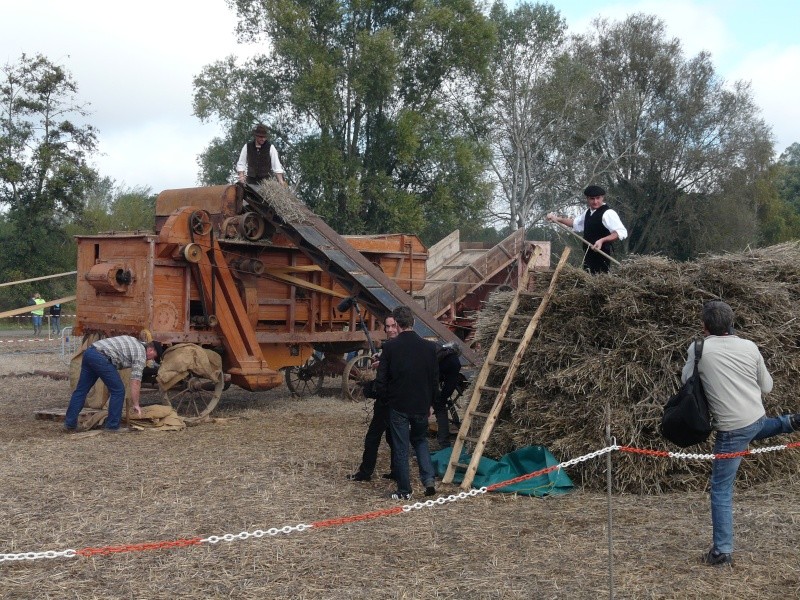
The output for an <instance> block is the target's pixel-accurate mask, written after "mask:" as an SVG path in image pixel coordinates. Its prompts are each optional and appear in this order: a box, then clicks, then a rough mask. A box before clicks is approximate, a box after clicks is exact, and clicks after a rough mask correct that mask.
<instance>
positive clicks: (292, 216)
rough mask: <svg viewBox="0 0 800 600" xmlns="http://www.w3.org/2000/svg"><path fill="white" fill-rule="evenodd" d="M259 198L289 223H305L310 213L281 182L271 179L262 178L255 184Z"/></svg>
mask: <svg viewBox="0 0 800 600" xmlns="http://www.w3.org/2000/svg"><path fill="white" fill-rule="evenodd" d="M255 187H256V191H257V192H258V194H259V195H260V196H261V198H262V199H263V200H264V202H266V203H267V204H268V205H269V206H270V207H272V209H273V210H274V211H275V212H276V213H277V214H278V215H279V216H280V217H281V218H282V219H284V220H285V221H288V222H290V223H297V224H300V223H306V222H308V220H309V217H310V216H311V215H312V213H311V211H309V210H308V208H306V206H305V204H303V202H302V201H301V200H300V199H299V198H298V197H297V196H296V195H295V194H294V193H293V192H292V190H290V189H289V188H288V187H286V186H285V185H283V184H280V183H278V182H277V181H273V180H271V179H264V180H263V181H261V182H260V183H259V184H257V185H256V186H255Z"/></svg>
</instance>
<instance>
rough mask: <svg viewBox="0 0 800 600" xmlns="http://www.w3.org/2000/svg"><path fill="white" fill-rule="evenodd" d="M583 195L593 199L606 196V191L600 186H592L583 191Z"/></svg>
mask: <svg viewBox="0 0 800 600" xmlns="http://www.w3.org/2000/svg"><path fill="white" fill-rule="evenodd" d="M583 195H584V196H586V197H588V198H593V197H594V196H605V195H606V191H605V190H604V189H603V188H601V187H600V186H599V185H590V186H589V187H587V188H586V189H585V190H583Z"/></svg>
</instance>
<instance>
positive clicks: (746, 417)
mask: <svg viewBox="0 0 800 600" xmlns="http://www.w3.org/2000/svg"><path fill="white" fill-rule="evenodd" d="M703 333H704V334H705V335H706V336H707V337H706V338H705V341H704V343H703V353H702V356H701V357H700V362H699V363H698V365H697V368H698V372H699V373H700V381H702V383H703V389H704V390H705V393H706V398H707V399H708V407H709V410H710V411H711V416H712V424H713V426H714V430H715V431H716V434H715V439H714V454H715V455H719V454H728V453H737V452H743V451H745V450H747V447H748V445H749V444H750V442H751V441H753V440H763V439H765V438H769V437H772V436H774V435H777V434H779V433H791V432H793V431H798V430H800V414H794V415H781V416H778V417H767V416H766V412H765V410H764V403H763V401H762V398H761V395H762V394H768V393H769V392H770V391H771V390H772V376H771V375H770V374H769V371H767V367H766V365H765V364H764V358H763V357H762V356H761V353H760V352H759V350H758V347H757V346H756V345H755V344H754V343H753V342H751V341H750V340H745V339H742V338H740V337H739V336H737V335H736V334H735V333H734V330H733V310H732V309H731V307H730V306H729V305H728V304H726V303H725V302H720V301H713V302H707V303H706V304H705V306H703ZM693 371H694V343H692V345H691V346H689V350H688V357H687V359H686V365H685V366H684V367H683V373H682V379H683V382H684V383H685V382H686V380H687V379H689V377H691V375H692V372H693ZM741 462H742V458H741V456H737V457H736V458H717V459H715V460H714V463H713V466H712V468H711V524H712V527H713V530H714V544H713V546H711V548H710V549H709V550H708V552H706V554H704V555H703V562H705V563H706V564H709V565H732V564H733V484H734V481H735V480H736V472H737V471H738V470H739V464H740V463H741Z"/></svg>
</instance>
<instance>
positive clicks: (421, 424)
mask: <svg viewBox="0 0 800 600" xmlns="http://www.w3.org/2000/svg"><path fill="white" fill-rule="evenodd" d="M389 428H390V429H391V432H392V472H393V473H394V474H395V480H396V481H397V491H398V493H400V494H410V493H411V475H410V473H409V467H408V454H409V449H410V448H413V449H414V453H415V454H416V455H417V466H418V467H419V478H420V481H422V485H423V486H424V487H429V486H433V484H434V478H435V476H436V473H435V471H434V470H433V463H432V462H431V453H430V451H429V450H428V415H412V414H408V413H402V412H400V411H397V410H390V411H389Z"/></svg>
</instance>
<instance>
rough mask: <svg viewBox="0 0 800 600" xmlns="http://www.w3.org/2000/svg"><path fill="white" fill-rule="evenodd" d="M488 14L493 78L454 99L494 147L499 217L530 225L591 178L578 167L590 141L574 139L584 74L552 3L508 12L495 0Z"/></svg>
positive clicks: (492, 156) (511, 223)
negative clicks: (570, 56) (567, 54)
mask: <svg viewBox="0 0 800 600" xmlns="http://www.w3.org/2000/svg"><path fill="white" fill-rule="evenodd" d="M490 19H491V22H492V24H493V25H494V27H495V30H496V31H497V43H496V44H495V46H494V48H493V49H492V53H491V55H490V69H489V73H490V76H489V77H486V78H484V79H482V80H481V81H479V82H478V87H477V88H467V87H464V88H462V94H461V95H460V96H459V97H457V98H456V102H457V103H458V105H459V108H460V111H459V112H460V117H461V118H462V119H463V120H464V121H465V122H467V123H469V124H470V126H471V128H472V131H473V133H474V135H475V136H476V137H477V138H478V139H480V140H481V143H483V144H485V146H486V147H487V148H489V149H490V157H489V165H490V168H491V172H492V175H493V177H494V181H495V199H494V203H493V211H492V215H493V217H494V219H495V221H496V222H499V223H501V224H504V225H505V226H507V227H509V228H511V229H516V228H518V227H529V226H531V225H532V224H533V223H534V222H535V221H537V220H538V219H539V218H540V217H541V214H543V213H544V212H546V211H547V210H548V209H550V208H551V207H552V206H553V204H554V203H555V202H559V201H563V199H564V198H568V197H569V196H571V195H572V193H573V192H574V190H575V187H576V185H580V184H581V183H583V181H584V179H585V178H586V175H585V174H583V173H581V172H580V169H577V170H576V166H580V165H584V164H585V161H584V160H582V159H581V158H580V156H581V154H582V153H584V152H585V150H586V146H587V144H586V140H584V141H583V142H582V143H579V144H576V143H575V141H576V137H575V127H576V122H577V121H578V120H579V119H580V115H581V113H582V111H583V102H584V99H583V96H582V94H581V92H582V90H583V88H584V87H585V86H584V85H583V80H584V79H585V78H586V76H587V75H586V72H585V70H584V69H581V68H577V69H576V68H570V67H573V66H574V65H569V64H568V63H564V61H563V60H561V56H562V54H563V52H564V51H565V43H566V23H565V22H564V20H563V19H562V18H561V17H560V16H559V13H558V12H557V11H556V10H555V8H553V7H552V6H550V5H546V4H535V5H533V4H529V3H522V4H519V5H518V6H517V7H516V8H515V9H514V10H513V11H509V10H508V8H507V7H506V5H505V3H503V2H496V3H495V4H494V5H493V6H492V9H491V12H490ZM476 104H477V106H475V105H476ZM583 129H586V128H585V127H584V128H583Z"/></svg>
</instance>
